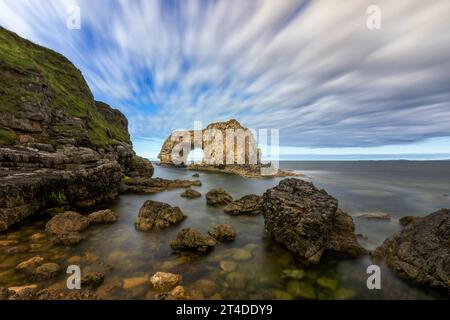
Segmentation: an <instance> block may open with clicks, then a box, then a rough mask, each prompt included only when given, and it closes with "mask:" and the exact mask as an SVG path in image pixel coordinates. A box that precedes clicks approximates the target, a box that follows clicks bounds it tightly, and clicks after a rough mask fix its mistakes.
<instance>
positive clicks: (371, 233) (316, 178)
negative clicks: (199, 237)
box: [0, 162, 450, 299]
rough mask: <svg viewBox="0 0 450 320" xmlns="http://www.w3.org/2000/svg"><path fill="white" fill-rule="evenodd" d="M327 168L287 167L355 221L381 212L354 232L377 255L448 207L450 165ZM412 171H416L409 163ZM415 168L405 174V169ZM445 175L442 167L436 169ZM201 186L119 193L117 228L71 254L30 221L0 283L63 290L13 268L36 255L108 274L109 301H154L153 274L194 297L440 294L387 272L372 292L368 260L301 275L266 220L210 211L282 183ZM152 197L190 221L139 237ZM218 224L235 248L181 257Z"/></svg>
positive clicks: (214, 181) (0, 237)
mask: <svg viewBox="0 0 450 320" xmlns="http://www.w3.org/2000/svg"><path fill="white" fill-rule="evenodd" d="M388 164H389V162H386V163H384V164H381V165H380V164H379V163H377V162H373V163H372V164H370V163H360V162H348V163H328V164H327V163H323V162H287V163H282V167H283V168H286V169H292V170H296V171H299V172H302V173H304V174H306V179H309V180H312V181H313V182H314V183H315V184H316V185H317V186H318V187H320V188H325V189H326V190H327V191H328V192H329V193H330V194H331V195H333V196H335V197H336V198H337V199H338V200H339V204H340V207H341V208H343V209H344V210H346V211H347V212H349V213H350V214H351V215H353V216H354V217H356V216H357V215H358V214H361V213H366V212H373V211H382V212H387V213H389V214H390V215H391V216H392V219H391V220H390V221H365V220H362V219H359V218H354V221H355V224H356V227H357V230H356V233H360V234H363V235H364V236H365V240H363V241H364V242H363V243H362V244H363V245H364V246H365V247H366V248H368V249H373V248H375V247H376V246H378V245H379V244H380V243H381V242H382V240H383V239H384V238H386V237H387V236H388V235H390V234H392V233H393V232H395V231H396V230H398V229H399V228H400V226H399V224H398V218H399V217H401V216H403V215H422V216H423V215H426V214H428V213H431V212H433V211H435V210H437V209H439V208H441V207H450V199H449V197H448V192H450V186H449V182H448V181H450V163H449V162H442V163H441V164H440V165H439V166H438V169H436V165H427V164H426V163H422V165H420V164H419V165H414V163H409V164H408V163H406V166H407V167H406V169H405V165H403V166H402V167H401V168H402V169H401V170H399V169H398V168H396V166H397V163H391V165H390V166H389V165H388ZM412 164H413V165H412ZM408 166H409V167H408ZM439 168H440V169H439ZM193 173H194V172H192V171H187V170H184V169H172V168H163V167H156V168H155V175H154V176H155V177H162V178H166V179H194V178H192V174H193ZM200 180H201V181H202V183H203V185H202V186H201V187H194V188H193V189H195V190H198V191H200V192H201V193H202V195H203V196H202V197H201V198H199V199H192V200H191V199H185V198H182V197H180V194H181V193H182V192H183V191H184V190H183V189H176V190H171V191H167V192H162V193H157V194H153V195H122V196H120V198H119V199H118V200H117V201H116V202H115V203H113V204H111V205H110V208H112V209H114V210H115V211H116V212H117V213H118V214H119V217H120V218H119V221H118V222H117V223H115V224H112V225H106V226H92V227H90V228H89V229H88V230H87V231H86V232H84V233H83V235H84V236H85V237H86V239H85V240H84V241H83V242H82V243H81V244H80V245H78V246H76V247H73V248H63V247H54V246H52V245H51V244H50V241H49V238H48V237H43V238H41V239H35V238H36V237H32V235H34V234H36V233H40V232H44V228H45V221H42V219H38V218H36V219H33V220H32V221H29V222H27V223H23V224H21V225H19V226H17V227H15V228H13V229H12V230H11V231H9V232H7V233H3V234H0V286H4V287H11V286H23V285H37V286H38V287H42V288H48V287H51V288H64V287H65V282H66V277H67V275H66V274H64V273H62V274H61V275H60V276H59V277H57V278H55V279H52V280H51V281H48V282H35V281H33V279H30V278H28V277H26V276H24V275H21V274H18V273H16V272H15V271H14V268H15V266H16V265H17V264H18V263H20V262H22V261H24V260H27V259H29V258H31V257H34V256H37V255H39V256H42V257H44V258H45V259H46V260H47V261H48V262H56V263H58V264H60V265H61V266H62V267H63V268H66V267H67V266H68V265H70V264H79V265H80V266H81V268H82V272H87V271H89V270H93V271H101V272H104V273H105V282H104V284H103V285H102V286H101V287H99V288H98V289H97V291H96V292H97V294H98V295H99V297H101V298H104V299H154V298H155V296H156V294H157V293H156V292H154V291H153V290H152V289H151V288H150V285H149V281H148V279H149V277H150V276H151V275H153V274H154V273H155V272H157V271H164V272H172V273H178V274H181V275H182V276H183V281H182V285H183V286H184V287H185V288H186V289H187V291H188V292H189V293H190V295H191V297H192V298H196V299H203V298H207V299H417V298H419V299H432V298H440V297H442V295H441V294H440V293H438V292H435V291H431V290H424V289H420V288H416V287H414V286H412V285H410V284H409V283H407V282H405V281H403V280H401V279H399V278H398V277H397V276H396V275H394V274H392V273H391V272H390V271H389V270H388V269H386V268H385V267H384V266H380V267H381V268H382V290H368V289H367V286H366V280H367V277H368V275H367V274H366V268H367V266H369V265H371V264H372V262H371V260H370V258H369V257H364V258H362V259H358V260H334V259H332V258H326V259H323V260H322V262H321V263H320V264H319V265H318V266H314V267H311V268H306V269H305V268H301V266H300V264H299V263H298V261H296V259H295V257H294V256H293V255H292V254H291V253H290V252H288V251H287V250H285V249H284V248H282V247H280V246H279V245H277V244H276V243H274V242H273V241H272V240H271V239H268V238H267V237H266V235H265V232H264V220H263V217H262V216H256V217H244V216H239V217H233V216H228V215H226V214H224V213H223V211H222V209H221V208H212V207H208V206H206V201H205V197H204V194H205V193H206V192H207V191H209V190H210V189H212V188H216V187H223V188H225V189H226V190H227V191H228V192H229V193H230V194H232V195H233V197H234V198H239V197H241V196H244V195H247V194H251V193H254V194H262V193H264V191H265V190H266V189H268V188H270V187H273V186H275V185H277V184H278V182H279V181H280V179H279V178H276V179H260V180H256V179H245V178H242V177H239V176H233V175H226V174H218V173H202V172H201V173H200ZM148 199H151V200H156V201H162V202H166V203H169V204H170V205H172V206H179V207H180V208H181V210H182V211H183V212H184V213H185V214H186V215H187V217H188V218H187V219H185V220H184V221H183V222H182V223H181V224H179V225H176V226H174V227H172V228H170V229H167V230H164V231H160V232H139V231H136V230H135V228H134V221H135V219H136V217H137V215H138V211H139V208H140V207H141V206H142V204H143V203H144V201H145V200H148ZM218 223H228V224H230V225H232V226H233V227H234V228H235V229H236V231H237V239H236V241H234V242H232V243H226V244H219V245H217V246H216V248H215V249H214V250H213V251H212V252H210V253H209V254H208V255H205V256H191V255H176V254H174V253H172V252H171V249H170V246H169V242H170V240H171V239H173V238H174V237H175V235H176V233H177V232H178V231H180V230H181V229H182V228H187V227H193V228H196V229H198V230H199V231H201V232H207V230H208V229H209V228H210V227H211V226H213V225H215V224H218Z"/></svg>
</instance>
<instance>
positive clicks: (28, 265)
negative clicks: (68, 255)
mask: <svg viewBox="0 0 450 320" xmlns="http://www.w3.org/2000/svg"><path fill="white" fill-rule="evenodd" d="M43 263H44V258H43V257H39V256H37V257H33V258H31V259H28V260H26V261H23V262H21V263H19V264H18V265H17V266H16V271H18V272H23V273H26V274H32V273H34V272H35V271H36V269H37V267H39V266H41V265H42V264H43Z"/></svg>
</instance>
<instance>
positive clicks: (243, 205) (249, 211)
mask: <svg viewBox="0 0 450 320" xmlns="http://www.w3.org/2000/svg"><path fill="white" fill-rule="evenodd" d="M262 209H263V198H262V197H260V196H257V195H254V194H250V195H248V196H245V197H242V198H241V199H239V200H235V201H233V202H231V203H230V204H228V205H227V206H226V207H225V208H224V209H223V211H224V212H225V213H226V214H229V215H232V216H240V215H250V216H255V215H258V214H260V213H262Z"/></svg>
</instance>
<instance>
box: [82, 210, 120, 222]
mask: <svg viewBox="0 0 450 320" xmlns="http://www.w3.org/2000/svg"><path fill="white" fill-rule="evenodd" d="M88 219H89V222H90V223H91V224H107V223H114V222H117V220H119V215H118V214H117V213H115V212H114V211H112V210H109V209H106V210H100V211H96V212H92V213H91V214H90V215H89V216H88Z"/></svg>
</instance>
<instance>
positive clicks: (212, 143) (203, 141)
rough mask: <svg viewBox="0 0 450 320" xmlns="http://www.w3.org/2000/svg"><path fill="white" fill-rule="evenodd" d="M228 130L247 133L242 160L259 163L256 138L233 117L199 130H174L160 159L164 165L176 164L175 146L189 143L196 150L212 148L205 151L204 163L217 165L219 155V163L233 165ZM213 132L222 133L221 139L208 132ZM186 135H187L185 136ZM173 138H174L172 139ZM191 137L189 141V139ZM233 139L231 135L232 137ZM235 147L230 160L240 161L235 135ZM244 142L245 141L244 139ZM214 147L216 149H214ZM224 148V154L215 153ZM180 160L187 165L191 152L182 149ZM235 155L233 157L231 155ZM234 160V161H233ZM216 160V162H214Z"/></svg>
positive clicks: (165, 143) (247, 162) (244, 162)
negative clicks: (173, 155)
mask: <svg viewBox="0 0 450 320" xmlns="http://www.w3.org/2000/svg"><path fill="white" fill-rule="evenodd" d="M227 130H231V131H229V132H234V133H237V134H240V133H242V134H243V137H244V135H245V150H244V149H242V157H243V159H240V160H243V161H240V162H241V163H243V164H259V163H260V158H259V150H258V149H257V146H256V140H255V138H254V136H253V134H252V132H251V131H250V130H248V129H247V128H245V127H243V126H242V125H241V124H240V123H239V122H238V121H237V120H235V119H231V120H228V121H226V122H216V123H211V124H209V125H208V126H207V127H206V128H205V129H202V130H199V131H197V132H196V131H194V130H191V131H186V132H184V133H180V132H174V133H172V135H171V136H170V137H168V138H167V139H166V141H165V142H164V144H163V146H162V148H161V152H160V153H159V156H158V158H159V160H160V162H161V164H164V165H174V163H173V161H172V160H173V159H172V153H173V152H174V148H175V147H176V146H177V145H180V144H186V145H188V146H189V147H190V148H191V150H194V149H195V148H196V147H197V146H199V147H200V148H201V149H203V150H208V149H210V150H211V152H209V151H207V152H205V153H204V157H203V159H202V164H205V165H215V164H216V162H214V159H213V157H219V158H216V159H220V160H221V161H220V164H218V165H225V163H227V164H229V165H232V164H233V163H228V162H226V159H227V143H226V140H227V139H226V137H227ZM208 131H209V132H211V133H212V134H214V133H215V132H216V133H218V134H219V135H220V139H217V140H216V139H215V137H210V136H208V134H206V132H208ZM183 135H185V136H186V137H183ZM172 138H173V139H172ZM187 139H189V141H187ZM230 139H231V137H230ZM233 139H234V140H232V141H234V143H233V145H234V148H233V154H231V150H230V154H231V155H230V154H228V157H229V160H230V162H234V163H238V143H237V138H236V137H234V138H233ZM243 139H244V138H243ZM196 140H197V141H196ZM242 143H243V144H244V141H242ZM213 149H214V150H213ZM219 150H223V153H222V155H220V154H215V152H214V151H219ZM179 155H180V160H181V162H182V163H181V165H185V164H186V163H187V157H188V155H189V154H183V151H182V150H180V153H179ZM231 156H233V157H231ZM231 160H233V161H231ZM213 162H214V163H213Z"/></svg>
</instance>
